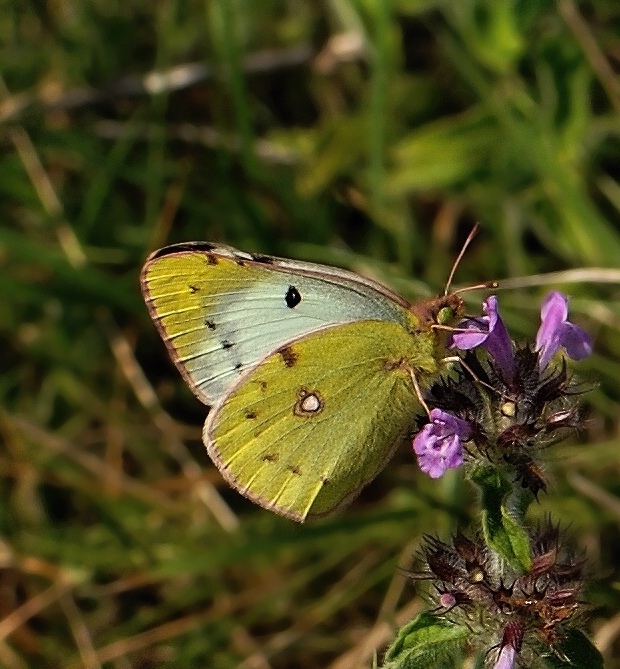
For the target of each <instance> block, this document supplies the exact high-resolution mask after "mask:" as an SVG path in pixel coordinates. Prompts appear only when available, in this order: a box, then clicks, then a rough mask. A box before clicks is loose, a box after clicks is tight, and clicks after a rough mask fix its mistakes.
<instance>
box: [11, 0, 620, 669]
mask: <svg viewBox="0 0 620 669" xmlns="http://www.w3.org/2000/svg"><path fill="white" fill-rule="evenodd" d="M0 4H1V7H2V11H1V12H0V124H1V125H0V128H1V140H0V141H1V146H2V151H1V153H0V203H1V207H2V223H1V225H0V295H1V299H0V338H1V339H0V342H1V349H0V359H1V361H2V375H1V377H0V393H1V400H0V401H1V403H2V405H1V406H2V409H1V410H0V429H1V432H0V433H1V436H2V442H3V448H2V451H1V453H0V473H1V475H2V485H1V488H0V490H1V492H0V495H1V501H0V528H1V535H0V567H1V569H0V593H1V596H0V666H2V667H6V668H10V669H23V668H26V667H36V668H37V669H38V668H43V667H52V668H54V667H68V668H71V669H79V668H84V669H100V668H104V667H105V668H106V669H107V668H109V669H112V668H113V669H128V668H130V667H131V668H136V669H138V668H139V669H150V668H151V667H175V668H176V667H209V668H213V669H225V668H228V667H240V668H243V669H283V668H294V667H295V668H296V667H299V668H301V669H310V668H313V667H322V668H327V667H329V668H331V669H352V668H355V669H358V668H361V667H369V666H370V665H371V663H372V658H373V654H374V653H375V652H377V653H378V656H379V657H381V652H382V649H383V648H384V647H385V644H386V643H387V642H388V641H389V640H390V639H391V637H392V635H393V632H394V629H395V626H397V625H398V624H402V623H403V622H405V621H406V620H409V619H410V618H411V617H412V616H413V615H415V613H416V612H417V611H419V610H420V608H421V607H423V606H424V602H423V600H422V599H420V597H419V595H418V594H417V593H416V588H415V587H413V585H412V583H411V582H408V581H406V580H405V579H403V577H402V576H400V575H399V573H398V572H397V569H396V567H397V565H401V566H405V567H407V566H409V565H410V564H411V560H412V555H413V554H414V553H415V550H416V547H417V546H419V543H420V540H421V537H422V535H423V534H424V533H425V532H428V531H431V530H432V531H435V532H439V533H440V534H441V535H442V536H444V537H447V536H449V534H450V532H452V531H454V528H455V526H456V523H457V522H460V523H461V524H464V525H467V523H468V522H469V523H471V522H472V521H474V520H475V518H473V517H472V515H473V510H474V509H475V508H476V507H475V504H471V502H472V501H474V500H472V499H471V492H470V490H469V489H468V488H467V487H466V486H464V485H463V483H462V481H461V477H460V476H459V475H458V474H457V475H455V476H447V477H446V478H445V479H442V480H441V481H439V482H438V481H431V480H429V479H427V478H426V477H424V476H423V475H421V474H420V472H419V471H417V468H416V465H415V463H414V461H413V457H412V454H411V452H410V450H409V449H408V448H406V447H403V449H401V451H400V452H399V453H398V454H397V456H396V458H395V459H394V461H393V462H392V463H391V464H390V465H389V466H388V467H387V468H386V470H385V471H384V472H383V474H382V475H381V476H380V477H379V478H378V479H377V480H376V481H375V482H374V483H373V484H372V485H371V486H369V487H368V488H367V489H366V490H365V491H364V492H363V494H362V495H361V497H360V498H359V499H358V500H357V501H356V502H355V503H354V504H353V505H352V506H351V507H350V508H349V509H347V510H346V511H343V512H341V513H339V514H338V515H337V516H335V517H333V518H330V519H326V520H324V521H321V522H318V523H313V524H310V525H307V526H297V525H295V524H293V523H291V522H290V521H287V520H284V519H281V518H278V517H276V516H275V515H273V514H270V513H268V512H266V511H264V510H262V509H260V508H258V507H255V506H253V505H251V504H250V503H249V502H247V501H246V500H244V499H243V498H241V497H240V496H239V495H237V494H236V493H234V492H232V491H230V490H229V489H228V488H227V486H226V485H225V483H224V482H223V481H222V479H221V478H220V476H219V475H218V473H217V472H216V470H215V468H214V467H213V466H212V465H211V463H210V462H209V461H208V458H207V455H206V452H205V450H204V448H203V446H202V443H201V439H200V431H201V425H202V422H203V420H204V417H205V414H206V408H205V407H203V406H202V405H200V404H199V403H198V402H197V400H195V399H194V398H193V396H192V395H191V393H190V391H189V390H188V389H187V388H186V387H185V385H184V383H183V382H182V380H181V379H180V377H179V375H178V374H177V372H176V370H175V369H174V368H173V366H172V364H171V363H170V362H169V361H168V359H167V356H166V353H165V350H164V346H163V344H162V343H161V341H160V340H159V338H158V336H157V334H156V332H155V329H154V327H153V326H152V324H151V322H150V321H149V318H148V315H147V311H146V309H145V307H144V304H143V302H142V299H141V297H140V292H139V287H138V274H139V271H140V267H141V265H142V263H143V261H144V259H145V258H146V256H147V255H148V253H149V252H150V251H152V250H154V249H155V248H157V247H159V246H162V245H164V244H166V243H171V242H178V241H183V240H192V239H197V240H210V241H221V242H225V243H230V244H232V245H234V246H237V247H239V248H242V249H244V250H247V251H260V252H265V253H271V254H276V255H283V256H289V257H295V258H301V259H305V260H311V261H318V262H327V263H333V264H337V265H341V266H344V267H348V268H351V269H353V270H355V271H358V272H361V273H363V274H366V275H367V276H372V277H373V278H376V279H378V280H380V281H383V282H384V283H387V284H389V285H391V286H392V287H394V288H395V289H397V290H399V291H400V292H402V293H403V294H405V295H407V296H408V297H410V298H412V299H413V298H416V297H420V296H423V295H429V294H432V293H434V292H436V291H438V290H441V288H442V286H443V283H444V281H445V278H446V275H447V272H448V270H449V267H450V264H451V262H452V260H453V258H454V257H455V254H456V252H457V250H458V248H459V247H460V244H461V243H462V241H463V239H464V237H465V236H466V234H467V233H468V232H469V230H470V229H471V227H472V224H473V223H474V222H475V221H480V222H481V223H482V230H481V232H480V234H479V236H478V238H477V239H476V240H475V243H474V244H473V246H472V248H471V249H470V250H469V251H468V253H467V256H466V258H465V259H464V260H463V263H462V265H461V266H460V268H459V271H458V275H457V279H458V282H459V283H460V284H465V283H470V282H473V281H479V280H488V279H492V278H497V279H500V280H504V281H503V282H502V285H503V287H505V288H510V290H505V291H503V292H501V293H500V301H501V303H502V307H503V312H504V314H505V317H506V320H507V321H508V324H509V326H510V329H511V332H512V334H513V335H514V336H516V337H529V338H532V337H533V336H534V334H535V331H536V327H537V323H538V309H539V304H540V299H541V297H542V296H543V295H544V294H545V292H546V291H547V290H549V289H550V288H551V287H553V288H559V289H562V290H564V291H565V292H566V293H568V294H570V295H571V296H572V302H571V309H572V314H573V317H574V320H575V321H576V322H578V323H579V324H581V325H582V326H584V327H586V328H587V329H588V330H589V331H590V332H591V333H592V335H593V337H594V338H595V342H596V352H595V354H594V355H593V356H592V357H591V358H590V359H589V360H587V361H585V362H584V363H581V364H580V366H579V374H580V375H581V377H582V378H583V379H584V380H585V382H586V383H588V384H591V385H592V386H593V387H594V390H593V391H592V392H590V393H589V394H588V395H587V402H588V404H589V405H590V414H589V420H588V422H587V424H586V425H584V431H583V433H582V434H580V435H579V436H576V437H575V439H574V441H573V443H572V444H570V445H566V444H562V445H561V446H560V447H558V448H556V449H552V450H550V451H549V453H548V473H549V475H550V477H551V479H552V484H551V486H550V491H549V494H548V495H546V496H543V497H542V498H541V505H540V506H539V507H537V509H536V510H535V514H538V515H539V516H540V517H542V516H543V515H544V514H545V513H547V512H551V513H553V514H554V517H555V518H557V519H560V520H563V521H565V522H566V523H568V522H570V523H572V530H573V532H574V533H575V535H576V536H577V538H578V542H577V543H578V545H579V547H580V549H582V550H586V551H587V555H588V564H589V571H590V573H591V574H592V582H591V586H590V588H589V592H588V597H589V600H590V602H591V604H592V609H591V613H590V615H589V618H588V620H587V621H586V622H585V623H584V624H587V626H588V629H589V632H590V634H591V635H592V636H593V638H594V639H595V641H596V643H597V645H598V646H599V648H600V649H601V650H602V651H603V652H604V653H605V655H606V658H607V661H608V666H609V667H612V668H613V667H620V660H618V659H617V658H618V657H619V656H620V655H619V653H618V652H617V651H618V649H620V641H619V639H618V637H619V635H620V613H619V610H620V606H619V604H620V591H619V588H618V579H619V577H620V572H619V567H618V563H619V561H620V533H619V523H620V462H619V460H620V457H619V455H620V449H619V445H620V443H619V438H618V417H619V413H618V400H619V398H620V362H619V359H618V353H619V349H620V332H619V331H620V304H619V300H618V294H619V285H620V269H619V260H620V185H619V183H618V178H619V176H620V80H619V77H618V71H619V69H620V5H619V4H618V2H617V0H592V1H591V2H577V1H576V0H559V1H558V2H554V1H551V0H547V1H546V0H519V2H515V1H512V0H486V1H485V0H452V1H448V0H444V1H441V0H391V1H390V2H387V1H386V2H380V1H379V2H378V1H376V0H260V1H252V0H158V1H155V2H147V1H146V0H123V1H122V2H120V1H119V0H55V1H54V2H41V1H40V0H19V1H18V2H10V1H9V2H7V1H6V0H5V2H3V3H0ZM478 300H479V296H477V297H476V298H475V300H474V301H473V302H472V303H471V304H472V307H475V305H476V302H478ZM475 308H479V307H475ZM614 649H616V652H614Z"/></svg>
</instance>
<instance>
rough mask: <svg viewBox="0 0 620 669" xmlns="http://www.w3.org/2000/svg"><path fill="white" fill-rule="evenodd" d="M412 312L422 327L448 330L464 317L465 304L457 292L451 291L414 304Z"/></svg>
mask: <svg viewBox="0 0 620 669" xmlns="http://www.w3.org/2000/svg"><path fill="white" fill-rule="evenodd" d="M411 312H412V313H413V315H414V316H416V318H417V319H418V322H419V324H420V327H421V328H422V329H425V330H426V329H433V328H436V329H440V330H444V329H445V330H448V329H451V328H452V327H454V326H455V325H456V323H458V321H460V320H461V318H462V317H463V314H464V313H465V304H464V302H463V300H462V298H461V297H460V296H459V295H458V294H457V293H450V294H449V295H441V296H440V297H436V298H434V299H432V300H425V301H424V302H418V303H417V304H413V305H412V306H411Z"/></svg>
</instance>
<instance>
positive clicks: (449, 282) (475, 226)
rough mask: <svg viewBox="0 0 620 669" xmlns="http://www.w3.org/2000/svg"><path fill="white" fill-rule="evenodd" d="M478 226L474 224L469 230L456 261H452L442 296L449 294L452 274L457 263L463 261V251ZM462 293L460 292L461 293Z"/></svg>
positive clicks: (474, 234) (465, 249)
mask: <svg viewBox="0 0 620 669" xmlns="http://www.w3.org/2000/svg"><path fill="white" fill-rule="evenodd" d="M479 227H480V225H479V224H478V223H476V224H475V225H474V227H473V228H472V229H471V232H470V233H469V234H468V235H467V239H466V240H465V243H464V244H463V248H462V249H461V252H460V253H459V254H458V256H457V257H456V260H455V261H454V263H453V265H452V269H451V270H450V275H449V276H448V281H447V282H446V289H445V290H444V293H443V294H444V295H447V294H448V293H449V292H450V286H451V285H452V279H453V278H454V273H455V272H456V268H457V267H458V266H459V263H460V262H461V260H462V259H463V256H464V255H465V251H467V247H468V246H469V245H470V243H471V240H472V239H473V238H474V237H475V236H476V233H477V232H478V228H479ZM461 292H462V291H461Z"/></svg>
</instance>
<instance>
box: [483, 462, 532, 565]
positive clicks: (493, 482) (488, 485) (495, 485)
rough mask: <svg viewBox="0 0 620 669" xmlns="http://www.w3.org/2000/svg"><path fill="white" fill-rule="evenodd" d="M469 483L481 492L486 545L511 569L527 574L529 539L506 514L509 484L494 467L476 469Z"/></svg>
mask: <svg viewBox="0 0 620 669" xmlns="http://www.w3.org/2000/svg"><path fill="white" fill-rule="evenodd" d="M472 481H473V482H474V483H476V484H477V485H478V486H479V487H480V490H481V493H482V530H483V532H484V538H485V541H486V542H487V545H488V546H489V547H490V548H492V549H493V550H494V551H496V552H497V553H499V554H500V555H501V556H502V557H503V558H504V559H505V560H506V561H507V562H508V563H509V564H510V565H511V566H512V567H514V568H515V569H519V570H521V571H524V572H525V571H528V569H529V568H530V565H531V556H530V539H529V536H528V534H527V532H526V531H525V530H524V529H523V526H522V525H521V524H520V523H519V522H517V520H515V519H514V518H513V517H512V516H511V515H510V513H509V511H508V504H507V501H508V499H509V497H510V495H511V493H512V492H513V486H512V483H510V482H509V481H507V480H506V479H505V478H504V477H503V476H502V475H501V473H500V472H499V471H498V470H497V469H496V468H495V467H478V468H477V469H476V470H474V472H473V474H472Z"/></svg>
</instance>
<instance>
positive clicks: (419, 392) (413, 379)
mask: <svg viewBox="0 0 620 669" xmlns="http://www.w3.org/2000/svg"><path fill="white" fill-rule="evenodd" d="M409 376H410V377H411V382H412V383H413V389H414V390H415V394H416V397H417V398H418V402H420V404H421V405H422V408H423V409H424V411H426V415H427V416H428V417H429V419H430V416H431V410H430V409H429V408H428V404H427V403H426V401H425V400H424V396H423V395H422V390H421V388H420V384H419V383H418V379H417V377H416V375H415V372H414V371H413V369H411V368H409Z"/></svg>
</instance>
